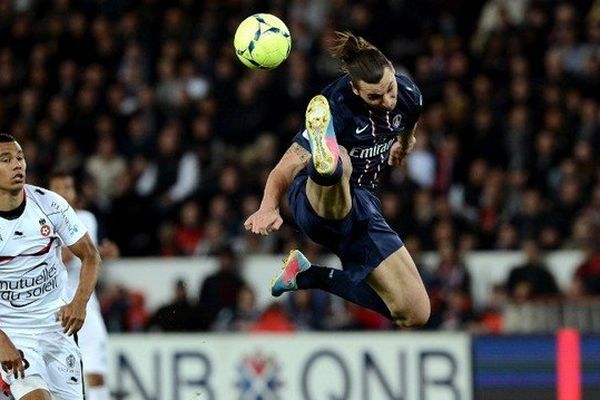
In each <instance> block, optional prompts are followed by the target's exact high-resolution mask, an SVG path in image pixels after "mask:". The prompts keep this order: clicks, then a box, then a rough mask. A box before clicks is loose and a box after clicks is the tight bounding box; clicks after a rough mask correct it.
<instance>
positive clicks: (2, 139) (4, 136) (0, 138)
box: [0, 133, 17, 143]
mask: <svg viewBox="0 0 600 400" xmlns="http://www.w3.org/2000/svg"><path fill="white" fill-rule="evenodd" d="M16 141H17V139H15V137H14V136H13V135H9V134H8V133H0V143H10V142H16Z"/></svg>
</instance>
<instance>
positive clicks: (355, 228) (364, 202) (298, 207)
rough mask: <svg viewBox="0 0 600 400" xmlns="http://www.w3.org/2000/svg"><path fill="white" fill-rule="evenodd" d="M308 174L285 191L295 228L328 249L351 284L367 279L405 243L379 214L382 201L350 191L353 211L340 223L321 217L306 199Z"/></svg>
mask: <svg viewBox="0 0 600 400" xmlns="http://www.w3.org/2000/svg"><path fill="white" fill-rule="evenodd" d="M307 179H308V175H305V174H300V175H298V176H297V177H296V179H294V182H292V185H291V186H290V189H289V191H288V200H289V203H290V207H291V209H292V213H293V214H294V219H295V220H296V224H298V227H299V228H300V229H301V230H302V232H304V233H305V234H306V235H307V236H308V237H309V238H311V239H312V240H313V241H315V242H316V243H319V244H320V245H322V246H325V247H327V248H328V249H329V250H331V251H332V252H333V253H335V254H336V255H337V256H338V257H339V258H340V260H341V261H342V267H343V268H344V270H345V271H347V272H348V274H349V275H350V278H351V279H352V281H354V282H360V281H362V280H363V279H365V278H366V277H367V275H369V274H370V273H371V271H373V270H374V269H375V268H376V267H377V266H378V265H379V264H381V262H382V261H383V260H385V259H386V258H387V257H388V256H390V255H391V254H392V253H394V252H395V251H396V250H398V249H399V248H401V247H402V246H403V245H404V244H403V243H402V240H400V238H399V237H398V234H397V233H396V232H394V231H393V230H392V228H390V227H389V225H388V224H387V222H385V219H384V218H383V215H382V214H381V201H380V200H379V199H378V198H377V196H375V195H374V194H373V193H371V192H370V191H368V190H367V189H363V188H353V189H352V209H351V210H350V213H349V214H348V215H347V216H346V217H344V219H341V220H328V219H324V218H321V217H320V216H318V215H317V213H316V212H315V211H314V210H313V208H312V207H311V205H310V203H309V202H308V197H307V196H306V180H307Z"/></svg>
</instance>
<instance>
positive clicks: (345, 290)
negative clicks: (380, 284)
mask: <svg viewBox="0 0 600 400" xmlns="http://www.w3.org/2000/svg"><path fill="white" fill-rule="evenodd" d="M296 284H297V285H298V288H299V289H322V290H325V291H326V292H329V293H333V294H335V295H337V296H340V297H341V298H343V299H346V300H348V301H350V302H352V303H354V304H358V305H359V306H361V307H365V308H368V309H370V310H373V311H375V312H378V313H379V314H381V315H383V316H384V317H386V318H388V319H390V320H391V319H392V315H391V314H390V310H389V309H388V308H387V306H386V305H385V303H384V302H383V300H381V297H379V295H378V294H377V292H375V290H373V288H372V287H371V286H369V284H368V283H367V281H366V280H363V281H361V282H359V283H354V282H352V280H351V279H350V278H349V277H348V274H347V273H346V272H344V271H342V270H339V269H334V268H328V267H320V266H318V265H313V266H311V267H310V268H309V269H307V270H306V271H304V272H301V273H299V274H298V276H297V277H296Z"/></svg>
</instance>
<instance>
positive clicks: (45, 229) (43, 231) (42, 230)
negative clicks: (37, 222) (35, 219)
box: [40, 224, 52, 236]
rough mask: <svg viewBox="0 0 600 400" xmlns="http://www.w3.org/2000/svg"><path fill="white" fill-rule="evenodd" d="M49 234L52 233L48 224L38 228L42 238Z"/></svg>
mask: <svg viewBox="0 0 600 400" xmlns="http://www.w3.org/2000/svg"><path fill="white" fill-rule="evenodd" d="M51 232H52V231H51V229H50V226H49V225H48V224H44V225H42V227H41V228H40V233H41V234H42V236H48V235H50V233H51Z"/></svg>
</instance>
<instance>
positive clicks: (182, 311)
mask: <svg viewBox="0 0 600 400" xmlns="http://www.w3.org/2000/svg"><path fill="white" fill-rule="evenodd" d="M174 289H175V290H174V296H173V300H172V301H171V302H169V303H167V304H165V305H164V306H162V307H160V308H158V310H156V311H155V312H154V314H152V316H151V317H150V319H149V320H148V324H147V329H149V330H151V331H153V330H159V331H161V332H192V331H204V330H206V329H207V328H208V325H207V320H208V316H207V315H206V313H205V312H204V310H203V309H202V308H201V307H196V306H194V305H193V304H192V303H190V300H189V298H188V293H187V285H186V283H185V281H184V280H182V279H179V280H178V281H177V282H175V286H174Z"/></svg>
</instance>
